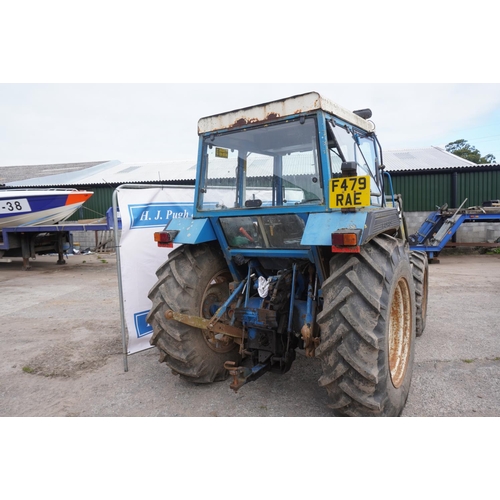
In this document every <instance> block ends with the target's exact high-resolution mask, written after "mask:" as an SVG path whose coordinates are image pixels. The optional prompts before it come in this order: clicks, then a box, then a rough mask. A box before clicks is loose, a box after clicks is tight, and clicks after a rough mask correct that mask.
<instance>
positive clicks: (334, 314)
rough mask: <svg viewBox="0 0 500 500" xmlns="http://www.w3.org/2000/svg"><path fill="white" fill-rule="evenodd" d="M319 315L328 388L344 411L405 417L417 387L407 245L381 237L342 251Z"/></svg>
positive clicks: (323, 381) (327, 283) (338, 410)
mask: <svg viewBox="0 0 500 500" xmlns="http://www.w3.org/2000/svg"><path fill="white" fill-rule="evenodd" d="M322 292H323V301H324V302H323V310H322V311H321V312H320V313H319V314H318V323H319V325H320V329H321V344H320V345H319V347H318V348H317V350H316V356H317V357H319V358H320V360H321V364H322V367H323V375H322V377H321V378H320V379H319V384H320V385H321V386H323V387H325V388H326V390H327V392H328V394H329V396H330V398H331V400H332V404H331V405H330V406H331V407H332V409H333V410H334V413H335V414H336V415H338V416H359V417H361V416H388V417H393V416H394V417H395V416H399V415H400V414H401V412H402V411H403V408H404V406H405V403H406V400H407V398H408V393H409V390H410V383H411V376H412V371H413V358H414V344H415V342H414V341H415V288H414V284H413V276H412V270H411V265H410V260H409V251H408V248H407V246H406V245H405V244H404V243H403V242H402V241H401V240H398V239H395V238H393V237H391V236H387V235H381V236H378V237H376V238H374V239H373V240H371V241H370V242H369V243H368V244H366V245H364V246H363V247H362V248H361V253H359V254H337V255H334V256H333V257H332V258H331V260H330V276H329V278H328V279H327V280H325V282H324V283H323V288H322Z"/></svg>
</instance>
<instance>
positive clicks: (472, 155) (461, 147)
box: [445, 139, 496, 164]
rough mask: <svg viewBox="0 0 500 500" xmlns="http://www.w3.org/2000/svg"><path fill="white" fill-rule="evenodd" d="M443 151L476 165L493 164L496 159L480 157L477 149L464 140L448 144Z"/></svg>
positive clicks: (490, 156)
mask: <svg viewBox="0 0 500 500" xmlns="http://www.w3.org/2000/svg"><path fill="white" fill-rule="evenodd" d="M445 149H446V151H448V153H453V154H454V155H456V156H460V158H464V159H465V160H469V161H471V162H473V163H477V164H482V163H493V162H494V161H496V158H495V157H494V156H493V155H491V154H488V155H486V156H481V153H480V151H479V149H477V148H475V147H474V146H471V145H470V144H469V143H468V142H467V141H466V140H465V139H459V140H458V141H454V142H450V143H449V144H447V145H446V146H445Z"/></svg>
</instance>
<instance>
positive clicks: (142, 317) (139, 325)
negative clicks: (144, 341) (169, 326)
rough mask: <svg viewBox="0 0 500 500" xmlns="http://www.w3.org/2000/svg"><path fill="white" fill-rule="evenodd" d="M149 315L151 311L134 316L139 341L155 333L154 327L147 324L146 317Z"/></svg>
mask: <svg viewBox="0 0 500 500" xmlns="http://www.w3.org/2000/svg"><path fill="white" fill-rule="evenodd" d="M148 313H149V311H144V312H140V313H135V314H134V324H135V331H136V333H137V338H138V339H140V338H141V337H144V336H146V335H149V334H150V333H153V327H152V326H151V325H150V324H149V323H147V322H146V316H147V315H148Z"/></svg>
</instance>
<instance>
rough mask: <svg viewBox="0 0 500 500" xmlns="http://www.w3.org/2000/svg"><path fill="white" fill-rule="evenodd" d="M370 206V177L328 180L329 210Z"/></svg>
mask: <svg viewBox="0 0 500 500" xmlns="http://www.w3.org/2000/svg"><path fill="white" fill-rule="evenodd" d="M369 205H370V177H369V176H368V175H364V176H361V177H337V178H335V179H331V180H330V208H360V207H367V206H369Z"/></svg>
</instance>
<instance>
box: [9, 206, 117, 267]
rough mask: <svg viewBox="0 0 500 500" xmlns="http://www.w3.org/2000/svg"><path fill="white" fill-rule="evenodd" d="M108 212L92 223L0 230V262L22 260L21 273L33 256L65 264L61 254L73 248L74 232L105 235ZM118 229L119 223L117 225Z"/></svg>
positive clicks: (109, 224) (109, 223)
mask: <svg viewBox="0 0 500 500" xmlns="http://www.w3.org/2000/svg"><path fill="white" fill-rule="evenodd" d="M112 210H113V209H112V208H110V209H109V210H108V211H107V212H106V217H105V218H104V217H103V218H101V219H96V220H95V221H91V222H87V221H86V222H85V223H79V222H78V221H74V222H72V221H68V222H61V223H59V224H53V225H47V226H17V227H4V228H1V232H0V258H4V257H7V258H8V257H22V258H23V269H24V270H25V271H27V270H29V269H31V266H30V262H29V259H30V258H31V259H33V258H35V257H36V255H46V254H52V253H56V254H58V260H57V264H59V265H61V264H66V261H65V260H64V254H65V253H66V252H67V251H68V250H70V249H71V248H72V247H73V235H72V234H71V233H72V232H74V231H84V232H86V231H109V230H112V229H113V228H114V222H113V213H112ZM118 228H119V229H121V220H119V221H118Z"/></svg>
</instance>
